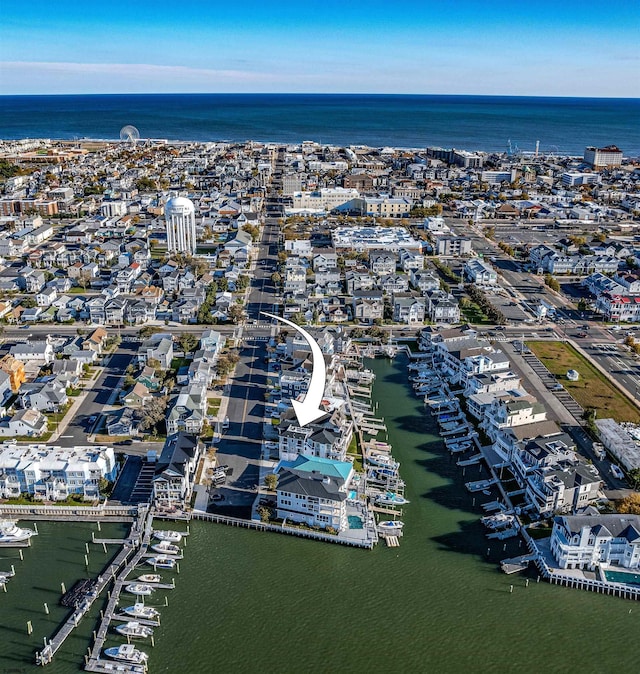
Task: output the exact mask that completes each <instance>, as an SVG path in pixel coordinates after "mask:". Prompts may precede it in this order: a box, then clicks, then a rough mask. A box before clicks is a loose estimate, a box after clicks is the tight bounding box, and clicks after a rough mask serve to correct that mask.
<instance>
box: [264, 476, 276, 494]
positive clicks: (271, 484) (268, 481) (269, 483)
mask: <svg viewBox="0 0 640 674" xmlns="http://www.w3.org/2000/svg"><path fill="white" fill-rule="evenodd" d="M264 484H265V486H266V487H267V489H268V490H269V491H275V490H276V487H277V486H278V476H277V475H276V474H275V473H267V474H266V475H265V476H264Z"/></svg>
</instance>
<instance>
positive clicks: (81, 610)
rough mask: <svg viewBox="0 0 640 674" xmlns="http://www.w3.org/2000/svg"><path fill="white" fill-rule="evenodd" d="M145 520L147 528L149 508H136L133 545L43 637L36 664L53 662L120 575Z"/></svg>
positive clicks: (132, 532)
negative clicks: (50, 633) (57, 626)
mask: <svg viewBox="0 0 640 674" xmlns="http://www.w3.org/2000/svg"><path fill="white" fill-rule="evenodd" d="M147 518H148V519H149V525H148V526H150V521H151V518H150V517H149V507H148V506H140V508H138V516H137V519H136V521H135V522H134V523H133V525H132V527H131V539H132V540H133V541H134V545H133V546H131V545H124V546H123V548H122V550H120V552H119V553H118V555H117V556H116V558H115V559H114V560H113V561H112V562H111V564H109V566H108V567H107V568H106V569H105V571H103V573H102V574H101V575H100V576H98V579H97V581H96V583H95V585H94V586H93V587H92V589H91V590H90V592H88V593H87V594H86V595H85V596H84V599H82V601H80V603H79V605H78V606H77V608H76V609H75V610H74V611H73V613H71V615H70V616H69V617H68V618H67V620H66V621H65V622H64V623H63V624H62V627H60V629H59V630H58V631H57V632H56V633H55V635H54V636H53V637H52V638H51V639H49V641H48V642H47V641H46V637H45V646H44V648H43V649H42V650H41V651H39V652H38V653H36V664H38V665H42V666H44V665H48V664H49V663H50V662H51V661H52V660H53V657H54V655H55V654H56V653H57V652H58V650H59V649H60V648H61V646H62V644H63V643H64V642H65V640H66V638H67V637H68V636H69V635H70V634H71V632H73V630H74V629H75V628H76V627H77V626H78V625H79V624H80V621H81V620H82V618H83V617H84V616H85V615H86V614H87V613H88V611H89V609H90V608H91V606H92V605H93V603H94V601H95V600H96V599H97V598H98V596H99V595H100V593H101V592H102V590H104V588H105V587H106V586H107V585H108V584H109V583H110V582H111V581H112V580H113V579H115V578H116V576H117V575H118V574H119V573H120V570H121V568H122V567H123V565H126V563H127V561H128V559H129V558H130V556H131V555H132V553H133V552H134V549H135V546H136V545H139V544H140V535H141V532H142V531H143V530H144V522H145V520H147ZM136 532H137V536H136ZM138 552H140V551H138ZM109 664H113V663H109ZM96 671H98V670H96ZM100 671H103V670H100ZM104 671H107V670H104ZM108 671H117V670H115V669H111V670H108Z"/></svg>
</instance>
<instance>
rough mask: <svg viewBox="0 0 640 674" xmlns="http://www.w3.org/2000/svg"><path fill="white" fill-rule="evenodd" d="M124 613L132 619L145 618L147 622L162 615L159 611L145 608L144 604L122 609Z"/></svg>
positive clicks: (149, 607)
mask: <svg viewBox="0 0 640 674" xmlns="http://www.w3.org/2000/svg"><path fill="white" fill-rule="evenodd" d="M122 612H123V613H125V614H126V615H130V616H131V617H132V618H144V619H145V620H153V619H154V618H157V617H158V616H159V615H160V611H158V609H155V608H153V607H152V606H145V605H144V603H143V602H136V603H135V604H134V605H133V606H127V608H124V609H122Z"/></svg>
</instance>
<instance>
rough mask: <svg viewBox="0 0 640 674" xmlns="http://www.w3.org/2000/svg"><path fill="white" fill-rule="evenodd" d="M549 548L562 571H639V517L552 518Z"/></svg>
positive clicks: (591, 516) (589, 516) (568, 516)
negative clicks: (608, 569) (600, 569)
mask: <svg viewBox="0 0 640 674" xmlns="http://www.w3.org/2000/svg"><path fill="white" fill-rule="evenodd" d="M550 548H551V554H552V555H553V556H554V558H555V559H556V561H557V562H558V565H559V566H560V568H562V569H589V570H591V571H593V570H595V569H597V568H598V567H605V568H606V567H621V568H624V569H633V570H637V569H640V515H601V514H599V513H598V514H596V513H595V512H593V511H588V514H581V515H564V516H560V517H556V518H555V519H554V522H553V530H552V532H551V542H550Z"/></svg>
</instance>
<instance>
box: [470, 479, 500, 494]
mask: <svg viewBox="0 0 640 674" xmlns="http://www.w3.org/2000/svg"><path fill="white" fill-rule="evenodd" d="M496 483H497V480H495V479H490V480H477V481H476V482H467V483H465V485H464V486H465V487H466V488H467V489H468V490H469V491H470V492H472V493H473V492H476V491H484V490H485V489H489V488H490V487H493V485H494V484H496Z"/></svg>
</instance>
